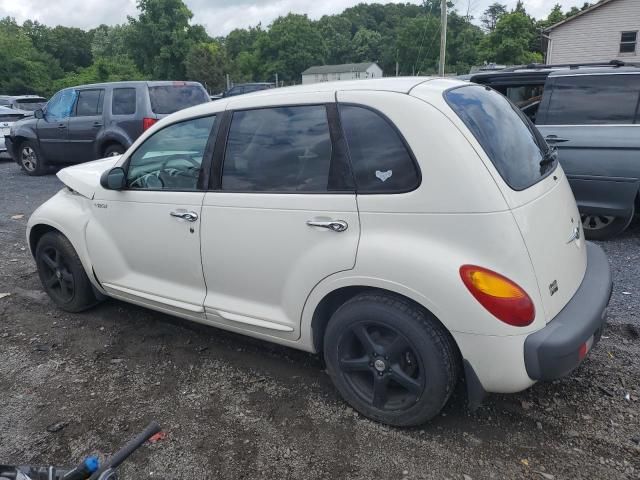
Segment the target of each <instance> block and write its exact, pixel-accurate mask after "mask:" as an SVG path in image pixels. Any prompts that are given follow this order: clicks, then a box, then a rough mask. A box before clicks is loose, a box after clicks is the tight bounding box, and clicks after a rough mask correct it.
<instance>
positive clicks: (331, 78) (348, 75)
mask: <svg viewBox="0 0 640 480" xmlns="http://www.w3.org/2000/svg"><path fill="white" fill-rule="evenodd" d="M382 76H383V72H382V69H381V68H380V67H379V66H378V65H376V64H375V63H372V64H371V65H370V66H369V67H368V68H367V70H366V71H364V72H340V73H337V72H328V73H309V74H303V75H302V84H303V85H307V84H310V83H319V82H335V81H340V80H358V79H364V78H381V77H382Z"/></svg>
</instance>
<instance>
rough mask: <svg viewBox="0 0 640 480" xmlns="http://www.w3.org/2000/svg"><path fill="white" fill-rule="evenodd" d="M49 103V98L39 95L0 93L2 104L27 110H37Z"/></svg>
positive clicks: (0, 102) (0, 103)
mask: <svg viewBox="0 0 640 480" xmlns="http://www.w3.org/2000/svg"><path fill="white" fill-rule="evenodd" d="M46 103H47V99H46V98H44V97H41V96H39V95H0V106H2V107H9V108H13V109H16V110H23V111H26V112H35V111H36V110H38V109H39V108H42V107H44V106H45V104H46Z"/></svg>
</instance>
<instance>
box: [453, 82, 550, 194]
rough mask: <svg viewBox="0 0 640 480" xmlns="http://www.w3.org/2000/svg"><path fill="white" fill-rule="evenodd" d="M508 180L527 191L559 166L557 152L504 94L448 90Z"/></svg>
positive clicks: (487, 90)
mask: <svg viewBox="0 0 640 480" xmlns="http://www.w3.org/2000/svg"><path fill="white" fill-rule="evenodd" d="M445 99H446V101H447V103H448V104H449V106H450V107H451V108H452V109H453V110H454V111H455V112H456V114H457V115H458V116H459V117H460V119H461V120H462V121H463V122H464V123H465V125H466V126H467V127H468V128H469V130H471V133H473V135H474V137H475V138H476V140H477V141H478V143H480V145H481V146H482V148H483V149H484V151H485V153H486V154H487V156H488V157H489V159H490V160H491V162H492V163H493V165H494V166H495V167H496V170H498V173H499V174H500V175H501V176H502V178H503V179H504V181H505V182H506V183H507V184H508V185H509V186H510V187H511V188H512V189H514V190H524V189H526V188H529V187H530V186H532V185H533V184H535V183H537V182H538V181H540V180H541V179H542V178H544V177H545V176H546V175H547V174H548V173H550V172H551V171H552V170H553V169H554V167H555V163H556V162H555V155H554V152H553V151H552V150H551V149H549V147H548V146H547V144H546V142H545V141H544V138H543V137H542V135H541V134H540V132H538V130H537V129H536V127H535V126H534V125H533V124H532V123H531V121H530V120H529V119H528V118H527V117H526V116H525V115H524V114H523V113H522V112H521V111H520V110H519V109H518V108H517V107H515V106H514V105H513V104H512V103H511V102H509V100H507V99H506V98H505V97H504V96H503V95H501V94H500V93H498V92H496V91H495V90H492V89H490V88H488V87H482V86H479V85H469V86H464V87H458V88H454V89H452V90H449V91H447V92H446V93H445Z"/></svg>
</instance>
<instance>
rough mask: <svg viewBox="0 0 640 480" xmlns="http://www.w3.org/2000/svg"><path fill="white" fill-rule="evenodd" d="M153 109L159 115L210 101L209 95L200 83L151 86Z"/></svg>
mask: <svg viewBox="0 0 640 480" xmlns="http://www.w3.org/2000/svg"><path fill="white" fill-rule="evenodd" d="M149 99H150V100H151V110H153V113H156V114H158V115H163V114H168V113H173V112H177V111H178V110H182V109H183V108H187V107H193V106H194V105H198V104H200V103H205V102H208V101H209V100H210V99H209V95H207V91H206V90H205V89H204V88H202V87H201V86H200V85H180V84H179V83H178V84H175V85H161V86H155V87H149Z"/></svg>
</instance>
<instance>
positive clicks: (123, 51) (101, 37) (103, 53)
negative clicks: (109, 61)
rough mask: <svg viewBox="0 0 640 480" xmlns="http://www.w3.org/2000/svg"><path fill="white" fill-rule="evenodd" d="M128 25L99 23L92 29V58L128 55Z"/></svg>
mask: <svg viewBox="0 0 640 480" xmlns="http://www.w3.org/2000/svg"><path fill="white" fill-rule="evenodd" d="M129 28H130V27H129V26H128V25H113V26H108V25H100V26H99V27H96V28H95V29H94V30H93V41H92V42H91V54H92V55H93V57H94V58H104V57H116V56H119V55H126V56H129V49H128V48H127V43H126V42H127V35H128V30H129Z"/></svg>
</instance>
